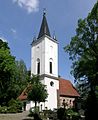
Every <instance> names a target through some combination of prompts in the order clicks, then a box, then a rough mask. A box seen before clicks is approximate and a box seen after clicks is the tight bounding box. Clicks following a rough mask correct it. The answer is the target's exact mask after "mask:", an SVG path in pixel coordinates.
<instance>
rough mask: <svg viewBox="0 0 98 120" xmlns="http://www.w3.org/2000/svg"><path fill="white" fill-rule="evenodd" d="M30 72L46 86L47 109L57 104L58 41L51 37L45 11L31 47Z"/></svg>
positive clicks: (45, 104)
mask: <svg viewBox="0 0 98 120" xmlns="http://www.w3.org/2000/svg"><path fill="white" fill-rule="evenodd" d="M31 74H39V75H40V76H41V81H42V83H43V84H44V85H46V86H47V92H48V98H47V100H46V102H45V103H44V104H42V105H43V106H44V107H45V108H47V109H52V110H53V109H54V108H57V105H58V92H57V91H58V89H59V79H58V42H57V40H56V39H55V37H54V38H52V37H51V35H50V31H49V28H48V24H47V19H46V13H45V12H44V13H43V19H42V24H41V27H40V31H39V35H38V38H37V39H34V40H33V42H32V47H31Z"/></svg>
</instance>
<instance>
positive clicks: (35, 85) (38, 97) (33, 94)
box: [28, 75, 48, 109]
mask: <svg viewBox="0 0 98 120" xmlns="http://www.w3.org/2000/svg"><path fill="white" fill-rule="evenodd" d="M30 84H31V85H32V88H31V91H30V92H29V93H28V99H29V100H32V101H34V102H35V109H36V105H37V103H40V102H45V100H46V98H47V96H48V94H47V90H46V86H45V85H43V84H42V83H41V81H40V76H38V75H33V76H32V78H31V83H30Z"/></svg>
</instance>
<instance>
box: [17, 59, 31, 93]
mask: <svg viewBox="0 0 98 120" xmlns="http://www.w3.org/2000/svg"><path fill="white" fill-rule="evenodd" d="M15 63H16V75H15V81H16V83H15V84H16V85H18V86H17V87H18V91H17V92H18V93H19V94H20V93H21V92H22V91H23V90H24V89H25V87H26V86H27V83H28V77H29V76H28V71H27V68H26V64H25V63H24V61H23V60H20V61H16V62H15Z"/></svg>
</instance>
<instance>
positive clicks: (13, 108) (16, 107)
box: [8, 98, 22, 113]
mask: <svg viewBox="0 0 98 120" xmlns="http://www.w3.org/2000/svg"><path fill="white" fill-rule="evenodd" d="M8 106H9V110H8V112H10V113H17V112H22V102H21V101H19V100H14V99H13V98H12V99H11V100H10V101H9V102H8Z"/></svg>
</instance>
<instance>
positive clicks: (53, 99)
mask: <svg viewBox="0 0 98 120" xmlns="http://www.w3.org/2000/svg"><path fill="white" fill-rule="evenodd" d="M44 80H45V85H47V92H48V94H49V95H48V98H47V100H46V101H47V102H45V107H47V108H48V109H51V110H53V109H54V108H57V90H58V89H59V81H58V80H54V79H51V78H47V77H45V79H44ZM51 81H53V82H54V85H53V86H51V85H50V82H51Z"/></svg>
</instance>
